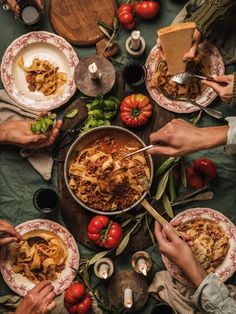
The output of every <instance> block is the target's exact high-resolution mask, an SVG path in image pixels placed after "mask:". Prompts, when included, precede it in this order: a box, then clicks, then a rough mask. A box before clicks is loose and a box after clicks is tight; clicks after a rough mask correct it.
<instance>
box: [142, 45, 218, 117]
mask: <svg viewBox="0 0 236 314" xmlns="http://www.w3.org/2000/svg"><path fill="white" fill-rule="evenodd" d="M189 66H190V68H191V72H192V73H193V74H198V75H202V76H209V77H212V76H214V75H223V74H224V62H223V59H222V56H221V54H220V52H219V51H218V49H217V48H216V47H215V46H214V45H213V44H211V43H209V42H207V41H204V42H203V43H201V44H200V46H199V52H198V55H197V57H196V58H195V59H194V61H192V62H191V64H189ZM146 68H147V79H146V87H147V90H148V92H149V94H150V96H151V97H152V98H153V100H155V101H156V102H157V103H158V104H159V105H160V106H161V107H163V108H165V109H167V110H169V111H172V112H176V113H190V112H194V111H198V110H199V108H197V107H196V106H194V105H192V104H191V103H187V102H181V101H176V100H170V99H167V98H166V97H165V96H164V95H163V93H162V92H161V89H163V90H164V91H165V93H166V94H168V95H170V96H171V98H185V99H191V100H194V101H196V102H197V103H199V104H200V105H202V106H208V105H209V104H210V103H211V102H212V101H213V100H214V99H215V98H216V96H217V94H216V93H215V91H214V90H213V89H212V88H210V87H206V86H204V85H203V84H202V83H201V80H199V79H197V78H190V79H189V80H188V82H187V83H186V84H185V85H180V84H178V83H176V82H174V81H172V80H171V76H170V75H168V68H167V65H166V62H165V61H164V60H162V59H161V57H160V51H159V49H158V48H157V46H154V47H153V48H152V50H151V52H150V54H149V56H148V58H147V60H146ZM160 88H161V89H160Z"/></svg>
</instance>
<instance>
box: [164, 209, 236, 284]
mask: <svg viewBox="0 0 236 314" xmlns="http://www.w3.org/2000/svg"><path fill="white" fill-rule="evenodd" d="M194 218H206V219H209V220H212V221H214V222H217V223H218V224H219V225H220V226H221V227H222V228H223V229H224V231H225V233H226V235H227V236H228V237H229V244H230V247H229V250H228V252H227V255H226V257H225V259H224V261H223V262H222V263H221V264H220V265H219V266H218V267H216V271H215V274H216V275H217V276H218V277H219V278H220V280H221V281H223V282H225V281H226V280H227V279H229V278H230V277H231V276H232V275H233V273H234V272H235V270H236V226H235V225H234V223H233V222H232V221H230V220H229V218H227V217H226V216H225V215H223V214H222V213H221V212H219V211H216V210H214V209H211V208H206V207H196V208H190V209H187V210H185V211H183V212H181V213H179V214H178V215H176V216H175V217H174V218H173V219H172V220H171V222H173V221H176V220H178V221H180V222H185V221H189V220H192V219H194ZM162 260H163V262H164V264H165V266H166V269H167V270H168V272H169V273H170V274H171V275H172V276H173V277H174V278H176V279H177V280H178V281H180V282H182V283H183V284H185V285H186V286H191V287H193V286H194V285H193V283H192V282H191V281H190V280H189V279H188V278H187V277H186V276H185V275H184V273H183V272H182V271H181V270H180V269H179V268H178V267H177V266H176V265H174V263H172V262H171V261H170V260H169V259H168V258H167V257H166V256H164V255H163V254H162Z"/></svg>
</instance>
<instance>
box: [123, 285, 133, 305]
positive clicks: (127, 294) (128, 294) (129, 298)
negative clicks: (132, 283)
mask: <svg viewBox="0 0 236 314" xmlns="http://www.w3.org/2000/svg"><path fill="white" fill-rule="evenodd" d="M132 306H133V292H132V290H131V289H130V288H126V289H125V290H124V307H126V308H128V309H130V308H131V307H132Z"/></svg>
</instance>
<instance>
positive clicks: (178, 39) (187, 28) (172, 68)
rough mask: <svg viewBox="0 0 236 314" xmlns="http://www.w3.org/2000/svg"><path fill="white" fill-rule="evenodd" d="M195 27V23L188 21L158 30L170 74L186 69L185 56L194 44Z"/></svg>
mask: <svg viewBox="0 0 236 314" xmlns="http://www.w3.org/2000/svg"><path fill="white" fill-rule="evenodd" d="M195 28H196V24H195V23H193V22H186V23H179V24H173V25H170V26H168V27H164V28H161V29H159V30H158V31H157V34H158V37H159V39H160V42H161V46H162V50H163V53H164V56H165V59H166V63H167V67H168V72H169V74H170V75H175V74H178V73H182V72H185V71H186V66H187V64H186V62H183V56H184V54H185V53H186V52H187V51H188V50H189V49H190V48H191V46H192V37H193V32H194V30H195Z"/></svg>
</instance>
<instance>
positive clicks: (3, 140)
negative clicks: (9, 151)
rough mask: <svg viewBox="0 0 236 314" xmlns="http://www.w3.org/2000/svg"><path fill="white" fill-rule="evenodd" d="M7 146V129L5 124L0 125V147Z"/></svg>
mask: <svg viewBox="0 0 236 314" xmlns="http://www.w3.org/2000/svg"><path fill="white" fill-rule="evenodd" d="M1 144H7V128H6V126H5V123H2V124H0V145H1Z"/></svg>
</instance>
